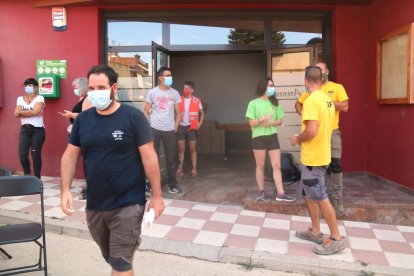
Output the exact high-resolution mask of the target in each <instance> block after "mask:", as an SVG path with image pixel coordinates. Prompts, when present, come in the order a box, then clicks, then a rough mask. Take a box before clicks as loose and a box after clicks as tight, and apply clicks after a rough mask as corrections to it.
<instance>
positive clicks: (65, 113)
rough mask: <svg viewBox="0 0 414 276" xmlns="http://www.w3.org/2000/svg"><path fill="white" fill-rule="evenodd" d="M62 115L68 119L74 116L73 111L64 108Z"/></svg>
mask: <svg viewBox="0 0 414 276" xmlns="http://www.w3.org/2000/svg"><path fill="white" fill-rule="evenodd" d="M61 115H62V117H65V118H66V119H70V118H72V112H70V111H68V110H63V113H61Z"/></svg>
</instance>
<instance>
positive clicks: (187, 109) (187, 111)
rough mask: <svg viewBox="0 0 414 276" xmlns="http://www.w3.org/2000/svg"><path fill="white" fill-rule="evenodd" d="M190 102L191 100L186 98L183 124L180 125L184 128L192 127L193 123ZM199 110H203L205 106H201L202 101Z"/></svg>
mask: <svg viewBox="0 0 414 276" xmlns="http://www.w3.org/2000/svg"><path fill="white" fill-rule="evenodd" d="M190 101H191V98H188V99H187V98H184V114H183V117H182V118H181V122H180V125H182V126H189V125H191V122H190ZM198 108H199V109H203V105H202V104H201V101H200V102H199V105H198Z"/></svg>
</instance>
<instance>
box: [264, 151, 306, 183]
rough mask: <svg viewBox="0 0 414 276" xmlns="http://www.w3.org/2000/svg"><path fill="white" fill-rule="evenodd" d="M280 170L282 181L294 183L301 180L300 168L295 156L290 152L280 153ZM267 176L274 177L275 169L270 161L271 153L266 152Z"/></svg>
mask: <svg viewBox="0 0 414 276" xmlns="http://www.w3.org/2000/svg"><path fill="white" fill-rule="evenodd" d="M280 170H281V173H282V181H283V182H289V183H286V184H288V185H289V184H293V183H295V182H296V181H299V180H300V170H299V168H298V166H297V165H296V163H295V162H294V161H293V156H292V154H291V153H289V152H282V153H281V155H280ZM265 176H266V177H268V178H270V179H273V169H272V164H271V163H270V158H269V155H268V154H266V163H265Z"/></svg>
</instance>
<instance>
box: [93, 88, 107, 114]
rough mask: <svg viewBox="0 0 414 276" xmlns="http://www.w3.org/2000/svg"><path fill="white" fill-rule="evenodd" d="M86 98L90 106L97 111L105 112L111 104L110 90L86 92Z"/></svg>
mask: <svg viewBox="0 0 414 276" xmlns="http://www.w3.org/2000/svg"><path fill="white" fill-rule="evenodd" d="M88 98H89V101H90V102H91V104H92V105H93V106H94V107H96V109H98V110H105V109H107V108H108V106H109V105H110V104H111V102H112V100H111V89H108V90H92V91H89V92H88Z"/></svg>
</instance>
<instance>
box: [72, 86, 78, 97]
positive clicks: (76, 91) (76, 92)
mask: <svg viewBox="0 0 414 276" xmlns="http://www.w3.org/2000/svg"><path fill="white" fill-rule="evenodd" d="M73 93H75V95H76V96H78V97H79V95H80V94H79V93H80V92H79V88H75V89H73Z"/></svg>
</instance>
